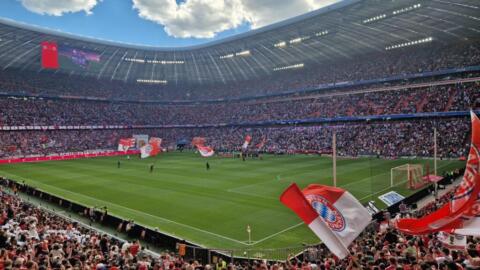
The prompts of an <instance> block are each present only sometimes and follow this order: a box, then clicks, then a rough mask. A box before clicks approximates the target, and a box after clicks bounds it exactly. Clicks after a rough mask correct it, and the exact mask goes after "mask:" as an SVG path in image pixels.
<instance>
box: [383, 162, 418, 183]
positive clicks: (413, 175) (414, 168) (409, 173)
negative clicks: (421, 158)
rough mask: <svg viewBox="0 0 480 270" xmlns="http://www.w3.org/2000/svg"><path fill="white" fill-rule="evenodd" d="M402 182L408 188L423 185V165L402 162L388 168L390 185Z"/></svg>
mask: <svg viewBox="0 0 480 270" xmlns="http://www.w3.org/2000/svg"><path fill="white" fill-rule="evenodd" d="M404 183H406V185H407V187H408V188H410V189H417V188H419V187H421V186H423V184H424V181H423V166H422V165H421V164H404V165H400V166H397V167H393V168H392V169H390V187H395V186H399V185H401V184H404Z"/></svg>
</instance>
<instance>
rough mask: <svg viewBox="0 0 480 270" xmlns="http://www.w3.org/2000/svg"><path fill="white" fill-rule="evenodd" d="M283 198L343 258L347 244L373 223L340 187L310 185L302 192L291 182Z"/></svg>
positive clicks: (346, 251)
mask: <svg viewBox="0 0 480 270" xmlns="http://www.w3.org/2000/svg"><path fill="white" fill-rule="evenodd" d="M280 201H281V202H282V203H283V204H285V205H286V206H287V207H288V208H290V209H292V210H293V212H295V213H296V214H297V215H298V216H299V217H300V218H301V219H302V220H303V222H304V223H305V224H307V225H308V227H309V228H310V229H311V230H312V231H313V232H314V233H315V234H316V235H317V236H318V238H320V239H321V240H322V241H323V243H325V245H326V246H327V247H328V248H329V249H330V251H331V252H332V253H333V254H335V255H336V256H337V257H339V258H340V259H343V258H345V257H346V256H347V255H348V254H349V252H348V246H349V245H350V244H351V243H352V241H353V240H355V238H357V236H358V235H359V234H360V233H361V232H362V231H363V230H364V229H365V227H366V226H367V225H368V224H369V223H370V220H371V216H370V214H369V213H368V211H367V209H365V208H364V207H363V206H362V205H361V204H360V202H358V200H357V199H355V198H354V197H353V196H352V195H351V194H350V193H349V192H348V191H345V190H343V189H340V188H335V187H329V186H323V185H309V186H308V187H307V188H305V189H304V190H303V191H300V189H299V188H298V186H297V185H296V184H292V185H290V186H289V187H288V188H287V189H286V190H285V191H284V192H283V193H282V195H281V196H280Z"/></svg>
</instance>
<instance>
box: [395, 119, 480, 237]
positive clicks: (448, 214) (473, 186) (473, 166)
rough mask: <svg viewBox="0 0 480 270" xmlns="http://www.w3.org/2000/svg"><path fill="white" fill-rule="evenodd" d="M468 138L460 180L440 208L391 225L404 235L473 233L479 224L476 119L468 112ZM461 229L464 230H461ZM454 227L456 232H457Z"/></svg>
mask: <svg viewBox="0 0 480 270" xmlns="http://www.w3.org/2000/svg"><path fill="white" fill-rule="evenodd" d="M471 119H472V140H471V145H470V152H469V155H468V160H467V166H466V168H465V173H464V175H463V179H462V182H461V183H460V185H458V186H457V188H456V189H455V193H454V195H453V198H452V199H451V200H450V201H449V202H448V203H446V204H445V205H443V206H442V207H441V208H440V209H438V210H436V211H435V212H433V213H430V214H428V215H426V216H423V217H421V218H403V219H399V220H398V221H397V222H396V224H395V226H396V227H397V229H398V230H400V231H401V232H403V233H408V234H414V235H419V234H428V233H433V232H438V231H446V232H455V233H457V234H463V233H476V234H477V235H478V234H480V229H478V228H476V229H475V228H474V227H476V225H478V224H480V222H479V221H478V220H477V219H478V218H480V203H479V202H478V198H479V193H480V119H478V117H477V116H476V115H475V113H473V112H471ZM462 229H463V230H464V231H463V233H462ZM457 230H458V231H457Z"/></svg>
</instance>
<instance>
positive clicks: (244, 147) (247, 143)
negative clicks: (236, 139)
mask: <svg viewBox="0 0 480 270" xmlns="http://www.w3.org/2000/svg"><path fill="white" fill-rule="evenodd" d="M251 141H252V136H250V135H247V136H245V141H244V142H243V145H242V149H243V150H246V149H247V148H248V145H249V144H250V142H251Z"/></svg>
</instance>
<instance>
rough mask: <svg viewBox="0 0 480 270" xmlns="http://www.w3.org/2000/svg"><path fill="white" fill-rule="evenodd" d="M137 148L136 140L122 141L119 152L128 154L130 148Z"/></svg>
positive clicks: (119, 143)
mask: <svg viewBox="0 0 480 270" xmlns="http://www.w3.org/2000/svg"><path fill="white" fill-rule="evenodd" d="M133 146H135V138H127V139H120V141H119V142H118V151H124V152H127V151H128V149H129V148H132V147H133Z"/></svg>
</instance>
